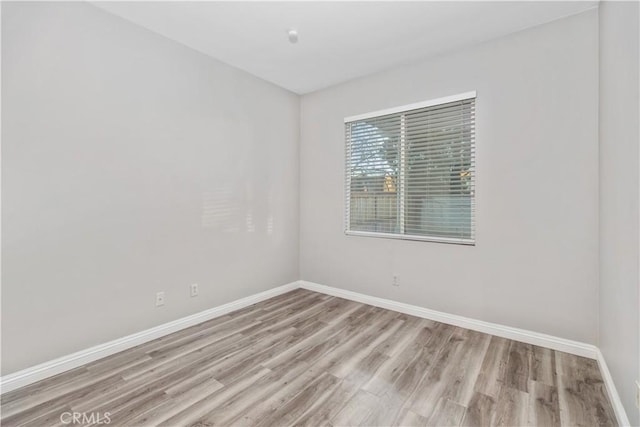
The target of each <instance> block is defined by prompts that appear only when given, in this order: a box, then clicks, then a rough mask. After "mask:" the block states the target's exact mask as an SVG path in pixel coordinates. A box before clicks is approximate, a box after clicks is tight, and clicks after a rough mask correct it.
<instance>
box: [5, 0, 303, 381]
mask: <svg viewBox="0 0 640 427" xmlns="http://www.w3.org/2000/svg"><path fill="white" fill-rule="evenodd" d="M2 107H3V108H2V173H3V177H2V178H3V179H2V196H3V212H2V230H3V242H2V243H3V245H2V246H3V247H2V264H3V267H4V269H3V276H2V344H3V345H2V373H3V374H8V373H11V372H14V371H16V370H19V369H22V368H25V367H28V366H31V365H34V364H37V363H40V362H43V361H46V360H49V359H52V358H55V357H58V356H62V355H65V354H68V353H71V352H74V351H77V350H80V349H84V348H87V347H90V346H92V345H95V344H98V343H101V342H105V341H108V340H111V339H114V338H118V337H122V336H124V335H127V334H130V333H133V332H136V331H140V330H143V329H146V328H149V327H152V326H155V325H158V324H161V323H164V322H166V321H170V320H173V319H176V318H180V317H183V316H185V315H188V314H192V313H195V312H198V311H201V310H203V309H207V308H211V307H213V306H216V305H219V304H222V303H225V302H228V301H232V300H235V299H237V298H240V297H243V296H247V295H250V294H254V293H256V292H259V291H262V290H265V289H269V288H272V287H274V286H277V285H282V284H284V283H287V282H291V281H293V280H296V279H297V278H298V258H297V257H298V255H297V253H298V231H297V230H298V226H297V221H298V213H297V210H298V130H299V99H298V97H297V96H295V95H293V94H291V93H289V92H287V91H285V90H282V89H280V88H277V87H276V86H273V85H271V84H268V83H265V82H264V81H262V80H259V79H257V78H255V77H252V76H250V75H248V74H246V73H244V72H242V71H239V70H237V69H234V68H232V67H229V66H227V65H224V64H222V63H220V62H218V61H215V60H213V59H211V58H208V57H206V56H204V55H201V54H199V53H197V52H195V51H193V50H190V49H188V48H186V47H184V46H182V45H180V44H177V43H175V42H172V41H169V40H167V39H165V38H163V37H161V36H158V35H156V34H153V33H151V32H149V31H147V30H144V29H142V28H139V27H137V26H135V25H133V24H131V23H128V22H126V21H124V20H122V19H120V18H117V17H115V16H112V15H110V14H108V13H106V12H104V11H102V10H100V9H97V8H95V7H93V6H91V5H89V4H86V3H3V4H2ZM191 283H199V284H200V296H199V297H198V298H190V297H189V290H188V286H189V284H191ZM160 290H163V291H165V293H166V305H165V306H164V307H162V308H156V307H155V300H154V299H155V293H156V291H160Z"/></svg>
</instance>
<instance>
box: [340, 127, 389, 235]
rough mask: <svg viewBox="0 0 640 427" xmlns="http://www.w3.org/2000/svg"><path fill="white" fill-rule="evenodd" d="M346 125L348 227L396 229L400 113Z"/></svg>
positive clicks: (378, 229)
mask: <svg viewBox="0 0 640 427" xmlns="http://www.w3.org/2000/svg"><path fill="white" fill-rule="evenodd" d="M350 127H351V159H350V168H349V171H348V173H349V174H350V181H351V188H350V192H351V194H350V224H349V228H350V230H353V231H374V232H382V233H398V232H399V223H398V210H399V206H398V158H399V150H400V116H398V115H396V116H392V117H380V118H374V119H369V120H364V121H359V122H355V123H352V124H351V125H350Z"/></svg>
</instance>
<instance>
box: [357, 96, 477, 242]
mask: <svg viewBox="0 0 640 427" xmlns="http://www.w3.org/2000/svg"><path fill="white" fill-rule="evenodd" d="M345 136H346V185H345V188H346V209H345V214H346V218H345V223H346V232H347V234H361V235H373V236H380V237H396V238H406V239H418V240H431V241H441V242H449V243H464V244H473V243H474V241H475V235H474V217H475V209H474V208H475V206H474V196H475V193H474V180H475V93H468V94H463V95H458V96H455V97H449V98H445V99H442V100H435V101H429V102H426V103H421V104H413V105H410V106H406V107H400V108H397V109H392V110H385V111H382V112H379V113H371V114H366V115H362V116H357V117H351V118H347V119H345Z"/></svg>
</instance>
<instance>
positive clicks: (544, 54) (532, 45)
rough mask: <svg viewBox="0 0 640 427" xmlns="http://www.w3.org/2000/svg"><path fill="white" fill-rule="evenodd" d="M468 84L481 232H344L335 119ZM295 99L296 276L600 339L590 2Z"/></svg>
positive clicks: (594, 35)
mask: <svg viewBox="0 0 640 427" xmlns="http://www.w3.org/2000/svg"><path fill="white" fill-rule="evenodd" d="M470 90H477V93H478V98H477V105H476V107H477V110H476V111H477V118H476V125H477V186H476V189H477V198H476V204H477V216H476V223H477V233H476V236H477V245H476V246H475V247H469V246H459V245H447V244H440V243H428V242H411V241H396V240H389V239H377V238H369V237H355V236H345V235H344V234H343V211H344V129H343V118H344V117H346V116H351V115H355V114H359V113H365V112H369V111H375V110H379V109H383V108H388V107H394V106H398V105H403V104H408V103H412V102H417V101H422V100H428V99H433V98H438V97H442V96H447V95H453V94H458V93H462V92H466V91H470ZM301 108H302V116H301V148H300V174H301V175H300V178H301V183H300V212H301V218H300V223H301V227H300V249H301V254H300V271H301V277H302V279H304V280H308V281H312V282H318V283H321V284H325V285H330V286H336V287H339V288H343V289H348V290H352V291H356V292H362V293H365V294H369V295H374V296H378V297H383V298H389V299H392V300H397V301H401V302H407V303H411V304H416V305H419V306H423V307H427V308H431V309H436V310H441V311H445V312H448V313H454V314H459V315H463V316H468V317H471V318H476V319H482V320H485V321H490V322H497V323H500V324H505V325H509V326H514V327H519V328H524V329H529V330H533V331H538V332H543V333H548V334H552V335H556V336H560V337H564V338H569V339H575V340H579V341H583V342H588V343H595V342H596V332H597V309H598V303H597V295H598V128H597V126H598V14H597V10H595V9H594V10H590V11H587V12H585V13H582V14H580V15H576V16H573V17H569V18H566V19H562V20H559V21H556V22H552V23H549V24H546V25H542V26H539V27H536V28H533V29H530V30H526V31H523V32H520V33H517V34H513V35H510V36H507V37H504V38H501V39H498V40H494V41H491V42H488V43H483V44H481V45H478V46H475V47H472V48H469V49H466V50H463V51H459V52H456V53H453V54H449V55H446V56H440V57H436V58H433V59H430V60H427V61H424V62H420V63H417V64H413V65H408V66H405V67H400V68H396V69H393V70H391V71H388V72H384V73H380V74H376V75H373V76H369V77H365V78H360V79H357V80H354V81H351V82H348V83H345V84H342V85H339V86H336V87H332V88H329V89H326V90H322V91H319V92H315V93H312V94H309V95H306V96H304V97H303V98H302V103H301ZM393 274H398V275H399V277H400V287H399V288H394V287H392V286H391V280H392V275H393Z"/></svg>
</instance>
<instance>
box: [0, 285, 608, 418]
mask: <svg viewBox="0 0 640 427" xmlns="http://www.w3.org/2000/svg"><path fill="white" fill-rule="evenodd" d="M68 412H79V413H85V414H86V415H87V416H90V415H91V414H92V413H93V416H94V419H93V421H98V420H99V419H98V418H95V417H97V416H100V417H101V418H100V420H102V422H104V421H105V418H104V417H105V413H107V412H108V413H109V420H110V424H109V425H112V426H113V425H118V426H120V425H126V426H137V425H162V426H185V425H197V426H211V425H223V426H236V425H237V426H286V425H308V426H321V425H334V426H349V425H366V426H387V425H403V426H413V425H416V426H417V425H433V426H449V425H509V426H516V425H518V426H519V425H544V426H552V425H572V426H573V425H582V426H595V425H615V417H614V414H613V410H612V408H611V405H610V403H609V401H608V399H607V396H606V393H605V389H604V384H603V382H602V378H601V375H600V372H599V370H598V366H597V364H596V362H595V361H593V360H589V359H585V358H581V357H577V356H572V355H569V354H566V353H561V352H557V351H553V350H549V349H546V348H541V347H536V346H532V345H528V344H523V343H520V342H515V341H510V340H507V339H503V338H498V337H494V336H491V335H486V334H482V333H479V332H474V331H470V330H467V329H462V328H457V327H454V326H449V325H445V324H443V323H438V322H433V321H430V320H425V319H420V318H416V317H411V316H407V315H404V314H400V313H396V312H393V311H388V310H384V309H381V308H375V307H371V306H367V305H363V304H359V303H355V302H352V301H347V300H343V299H340V298H334V297H330V296H326V295H322V294H318V293H314V292H310V291H306V290H300V289H299V290H295V291H293V292H289V293H287V294H284V295H281V296H278V297H276V298H273V299H270V300H268V301H264V302H262V303H259V304H256V305H253V306H251V307H247V308H245V309H242V310H240V311H237V312H234V313H231V314H229V315H226V316H223V317H220V318H217V319H214V320H211V321H209V322H205V323H202V324H200V325H197V326H194V327H191V328H189V329H185V330H183V331H180V332H177V333H174V334H172V335H168V336H166V337H163V338H160V339H158V340H155V341H152V342H149V343H147V344H143V345H141V346H138V347H135V348H133V349H130V350H127V351H124V352H122V353H119V354H116V355H114V356H111V357H108V358H105V359H103V360H99V361H96V362H94V363H91V364H88V365H85V366H83V367H80V368H77V369H75V370H73V371H69V372H66V373H63V374H60V375H58V376H56V377H52V378H49V379H46V380H44V381H41V382H39V383H36V384H32V385H30V386H27V387H24V388H22V389H20V390H16V391H13V392H11V393H8V394H6V395H4V396H2V417H3V418H2V425H4V426H17V425H21V426H22V425H26V426H37V427H43V426H50V425H70V424H63V422H62V421H61V419H60V416H61V414H64V413H68ZM65 417H67V418H65ZM68 417H69V415H68V414H67V415H66V416H63V421H69V418H68ZM85 420H86V419H85ZM76 425H77V424H76Z"/></svg>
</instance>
